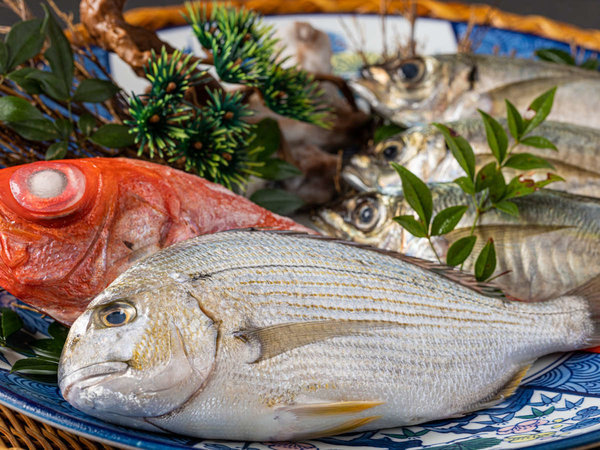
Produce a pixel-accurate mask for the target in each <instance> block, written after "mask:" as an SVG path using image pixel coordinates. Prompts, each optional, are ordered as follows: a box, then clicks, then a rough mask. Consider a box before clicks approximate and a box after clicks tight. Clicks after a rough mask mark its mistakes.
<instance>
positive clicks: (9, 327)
mask: <svg viewBox="0 0 600 450" xmlns="http://www.w3.org/2000/svg"><path fill="white" fill-rule="evenodd" d="M21 328H23V320H21V317H19V315H18V314H17V313H16V312H14V311H13V310H12V309H10V308H2V330H1V331H2V338H3V339H5V340H6V339H7V338H8V337H9V336H10V335H11V334H13V333H15V332H17V331H19V330H20V329H21Z"/></svg>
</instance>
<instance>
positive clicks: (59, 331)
mask: <svg viewBox="0 0 600 450" xmlns="http://www.w3.org/2000/svg"><path fill="white" fill-rule="evenodd" d="M48 334H49V335H50V336H52V337H53V338H54V339H56V341H57V342H58V343H64V342H65V341H66V340H67V335H68V334H69V328H67V327H65V326H64V325H61V324H60V323H58V322H52V323H51V324H50V325H48ZM61 347H62V344H61Z"/></svg>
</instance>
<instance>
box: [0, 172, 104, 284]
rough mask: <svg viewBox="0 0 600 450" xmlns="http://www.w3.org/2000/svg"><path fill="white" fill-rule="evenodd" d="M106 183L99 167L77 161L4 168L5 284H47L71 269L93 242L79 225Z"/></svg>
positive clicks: (0, 219)
mask: <svg viewBox="0 0 600 450" xmlns="http://www.w3.org/2000/svg"><path fill="white" fill-rule="evenodd" d="M101 184H102V181H101V175H100V173H99V171H98V170H97V168H96V167H94V166H93V165H86V164H82V163H81V162H79V161H75V160H73V161H40V162H36V163H32V164H27V165H23V166H16V167H9V168H6V169H2V170H0V285H2V286H3V287H5V288H7V289H11V288H12V287H13V286H14V285H19V284H22V283H24V282H25V283H30V284H38V283H40V284H41V283H46V284H47V285H48V284H51V283H52V282H53V281H55V280H57V279H60V278H62V277H64V276H65V275H66V274H67V273H69V272H71V271H72V270H73V267H74V265H75V264H76V262H77V260H78V258H77V256H78V255H79V254H81V253H85V252H86V251H87V249H88V248H89V246H90V241H91V240H93V236H89V235H86V234H85V233H82V232H81V227H80V225H79V224H81V223H82V221H85V220H86V219H87V218H89V217H90V215H93V214H94V206H95V205H96V204H97V197H98V191H99V188H100V186H101ZM92 225H95V224H91V223H90V227H91V226H92ZM92 234H93V235H94V234H95V232H94V233H92ZM17 291H18V289H17ZM13 293H14V294H15V295H19V292H13Z"/></svg>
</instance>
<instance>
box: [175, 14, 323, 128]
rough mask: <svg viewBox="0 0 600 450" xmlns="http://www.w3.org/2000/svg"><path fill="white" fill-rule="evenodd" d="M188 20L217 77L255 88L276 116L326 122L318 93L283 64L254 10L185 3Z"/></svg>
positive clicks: (313, 85) (270, 32)
mask: <svg viewBox="0 0 600 450" xmlns="http://www.w3.org/2000/svg"><path fill="white" fill-rule="evenodd" d="M186 8H187V16H186V18H187V20H188V22H189V23H190V25H191V26H192V29H193V31H194V34H195V35H196V37H197V39H198V41H199V42H200V45H202V47H203V48H204V49H205V50H206V51H207V52H208V53H209V55H210V57H211V58H210V59H212V64H213V65H214V67H215V70H216V71H217V74H218V75H219V77H220V78H221V80H223V81H226V82H229V83H238V84H243V85H246V86H251V87H254V88H256V89H258V90H259V91H260V93H261V95H262V98H263V100H264V102H265V105H267V107H269V108H270V109H272V110H273V111H275V112H276V113H278V114H281V115H284V116H287V117H291V118H293V119H296V120H301V121H304V122H310V123H314V124H316V125H320V126H326V125H327V121H326V118H327V116H328V113H329V110H328V109H327V108H325V107H324V106H323V105H322V104H321V102H320V100H319V97H320V95H321V91H320V89H319V87H318V84H317V83H315V82H314V80H313V78H312V76H310V75H309V74H307V73H306V72H304V71H299V70H296V69H290V68H284V67H283V66H282V61H278V58H279V56H280V52H278V51H276V50H275V47H276V44H277V42H278V39H276V38H275V37H274V31H273V29H272V27H270V26H266V25H264V24H263V23H262V19H261V17H260V15H259V14H257V13H255V12H254V11H248V10H245V9H244V8H240V9H237V10H236V9H234V8H228V7H225V6H223V5H219V4H213V7H212V10H211V13H210V14H207V10H206V6H203V7H196V6H194V5H192V4H190V3H188V4H186Z"/></svg>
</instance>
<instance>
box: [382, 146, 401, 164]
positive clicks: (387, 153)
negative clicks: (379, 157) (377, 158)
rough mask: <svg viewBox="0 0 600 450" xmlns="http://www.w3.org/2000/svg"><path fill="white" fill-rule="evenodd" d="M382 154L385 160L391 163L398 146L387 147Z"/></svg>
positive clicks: (396, 153) (396, 154)
mask: <svg viewBox="0 0 600 450" xmlns="http://www.w3.org/2000/svg"><path fill="white" fill-rule="evenodd" d="M382 154H383V157H384V158H385V159H387V160H388V161H391V160H393V159H394V158H396V156H398V146H397V145H395V144H390V145H387V146H385V147H384V149H383V152H382Z"/></svg>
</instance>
